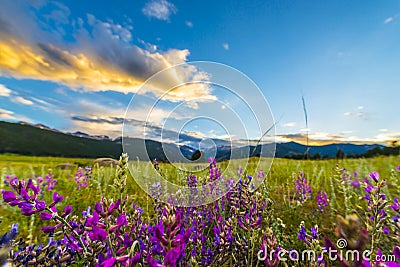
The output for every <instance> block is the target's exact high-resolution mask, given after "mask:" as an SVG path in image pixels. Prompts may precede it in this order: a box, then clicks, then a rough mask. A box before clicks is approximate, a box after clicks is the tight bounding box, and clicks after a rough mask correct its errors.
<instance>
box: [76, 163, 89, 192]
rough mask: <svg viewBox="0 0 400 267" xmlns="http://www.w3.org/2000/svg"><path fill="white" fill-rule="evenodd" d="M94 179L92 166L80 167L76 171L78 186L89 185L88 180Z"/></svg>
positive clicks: (78, 187)
mask: <svg viewBox="0 0 400 267" xmlns="http://www.w3.org/2000/svg"><path fill="white" fill-rule="evenodd" d="M91 179H92V168H90V167H88V166H86V167H85V168H82V167H79V168H78V169H77V170H76V173H75V178H74V180H75V182H76V188H77V189H81V188H82V187H86V186H88V181H89V180H91Z"/></svg>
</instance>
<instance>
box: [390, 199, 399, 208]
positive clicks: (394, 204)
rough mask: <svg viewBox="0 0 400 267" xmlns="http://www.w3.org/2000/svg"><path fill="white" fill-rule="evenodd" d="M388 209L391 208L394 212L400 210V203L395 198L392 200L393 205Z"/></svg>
mask: <svg viewBox="0 0 400 267" xmlns="http://www.w3.org/2000/svg"><path fill="white" fill-rule="evenodd" d="M389 208H391V209H392V210H395V211H399V210H400V201H399V199H398V198H397V197H395V198H394V199H393V205H390V206H389Z"/></svg>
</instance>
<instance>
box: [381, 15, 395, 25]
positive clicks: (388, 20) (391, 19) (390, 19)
mask: <svg viewBox="0 0 400 267" xmlns="http://www.w3.org/2000/svg"><path fill="white" fill-rule="evenodd" d="M392 21H393V17H388V18H387V19H385V21H384V22H383V23H385V24H388V23H390V22H392Z"/></svg>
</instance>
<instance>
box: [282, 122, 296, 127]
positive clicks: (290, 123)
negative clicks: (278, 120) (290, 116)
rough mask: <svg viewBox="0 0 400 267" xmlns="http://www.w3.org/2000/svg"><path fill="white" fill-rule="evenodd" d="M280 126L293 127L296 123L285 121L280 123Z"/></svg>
mask: <svg viewBox="0 0 400 267" xmlns="http://www.w3.org/2000/svg"><path fill="white" fill-rule="evenodd" d="M282 126H283V127H294V126H296V123H295V122H287V123H284V124H282Z"/></svg>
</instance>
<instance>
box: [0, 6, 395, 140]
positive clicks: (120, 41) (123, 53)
mask: <svg viewBox="0 0 400 267" xmlns="http://www.w3.org/2000/svg"><path fill="white" fill-rule="evenodd" d="M93 3H94V2H92V1H76V0H71V1H51V0H31V1H15V0H2V1H1V2H0V120H5V121H25V122H28V123H33V124H36V123H41V124H44V125H47V126H49V127H52V128H56V129H59V130H62V131H65V132H74V131H82V132H86V133H89V134H94V135H101V134H106V135H109V136H111V137H113V138H115V137H118V136H120V135H121V134H122V121H123V119H124V116H125V112H126V110H127V107H128V105H129V103H130V102H131V99H132V97H133V96H134V98H133V99H134V100H132V103H133V105H131V106H129V107H130V109H128V111H129V112H128V113H127V116H128V118H127V119H128V120H127V121H128V122H131V123H132V125H133V128H132V129H130V130H131V131H134V129H136V128H135V127H138V126H143V123H144V121H145V122H149V123H150V124H151V127H150V128H151V129H153V131H152V132H151V133H152V134H155V135H157V134H158V133H159V132H160V131H159V130H160V129H163V127H164V128H165V127H166V130H169V131H170V132H184V134H186V135H188V136H195V137H198V138H207V137H213V138H225V137H226V136H227V133H228V132H229V134H230V136H231V137H232V138H233V139H242V138H246V137H247V138H250V139H257V138H258V137H259V136H260V134H262V132H263V131H264V130H265V127H266V126H267V125H270V123H271V118H272V117H273V118H275V120H276V121H277V125H276V132H274V135H275V139H276V140H277V141H280V142H281V141H282V142H285V141H297V142H303V143H304V142H305V140H306V136H307V134H308V137H309V139H310V143H311V144H315V145H318V144H326V143H332V142H334V143H337V142H353V143H382V144H385V143H388V142H390V141H395V140H399V139H400V123H399V122H400V121H399V120H400V119H399V116H398V114H399V99H400V49H399V47H400V1H398V0H397V1H393V0H388V1H343V0H336V1H312V0H310V1H286V0H279V1H264V0H263V1H233V0H231V1H225V0H223V1H206V0H202V1H174V0H170V1H167V0H150V1H149V0H138V1H132V0H129V1H128V0H114V1H100V0H98V1H96V2H95V4H93ZM195 61H211V62H216V63H221V64H225V65H227V66H231V67H233V68H234V69H236V70H238V71H240V72H241V73H243V75H246V77H248V78H250V79H251V80H252V81H253V82H254V84H255V85H257V87H258V88H259V90H260V91H261V92H262V94H263V95H264V97H265V99H266V101H267V102H268V104H265V103H264V102H263V101H261V102H256V101H255V100H257V99H259V98H258V96H259V95H258V93H257V90H258V89H257V88H255V87H251V86H250V87H249V88H245V89H243V88H242V91H241V95H240V97H241V98H242V99H244V100H245V101H246V102H248V103H252V104H251V105H250V108H251V109H254V110H259V111H257V112H263V111H262V109H261V108H259V106H263V108H265V110H270V112H271V114H265V123H262V124H263V126H262V127H261V128H260V127H258V128H257V125H253V124H252V120H253V119H254V116H252V115H251V112H250V113H249V112H248V111H246V110H245V109H246V108H245V107H243V108H241V107H240V105H243V103H241V104H240V103H239V104H238V105H239V106H235V105H234V104H232V103H233V102H235V101H234V100H235V99H236V100H237V99H239V98H238V96H234V95H233V94H230V95H229V96H226V95H225V96H224V94H226V92H227V91H226V90H225V91H224V89H223V88H222V89H221V88H218V86H213V85H209V84H207V83H206V82H207V81H210V80H212V77H211V75H209V74H208V73H207V72H206V71H204V70H202V69H201V68H197V67H191V68H180V69H179V72H178V73H175V72H174V73H173V72H172V71H170V72H167V73H165V76H164V77H163V79H164V80H159V81H158V83H153V84H149V86H148V87H147V88H146V89H145V90H144V89H143V84H144V83H145V82H146V81H147V80H148V79H149V78H150V77H152V75H154V74H156V73H158V72H160V71H163V70H165V69H166V68H171V67H173V66H175V65H177V64H183V63H189V64H190V63H191V62H195ZM192 66H193V65H192ZM198 80H201V81H204V82H205V83H204V84H198V85H196V84H192V85H190V84H189V85H184V86H180V87H177V88H174V89H173V90H171V88H166V86H165V84H183V83H185V82H195V81H198ZM302 98H304V101H305V107H306V111H307V122H308V123H306V120H305V114H304V109H303V102H302ZM157 100H160V101H159V102H157ZM155 101H156V102H155ZM236 102H238V101H236ZM154 103H157V106H155V107H153V106H154ZM158 103H160V104H158ZM257 103H259V104H257ZM151 107H153V109H151ZM149 110H151V111H152V112H151V116H149V112H148V111H149ZM232 112H233V113H232ZM213 114H214V115H213ZM216 114H218V116H217V115H216ZM232 114H234V115H232ZM263 114H264V113H263ZM201 116H208V117H207V118H208V120H202V119H201V118H200V117H201ZM213 116H216V117H215V118H214V120H212V119H210V118H213ZM196 117H199V118H200V119H198V120H193V118H196ZM258 117H259V119H260V118H261V120H263V116H262V114H261V117H260V113H258ZM238 118H239V120H238V121H236V120H237V119H238ZM147 120H148V121H147ZM222 122H223V123H222ZM247 122H248V123H249V124H246V123H247ZM239 126H240V127H239ZM139 128H140V127H139ZM227 128H228V129H227ZM241 131H245V132H246V134H244V135H241V134H240V133H241ZM166 132H167V131H166ZM232 132H233V134H232ZM138 134H139V135H140V134H141V133H140V131H139V133H138ZM132 135H134V134H133V132H132Z"/></svg>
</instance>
